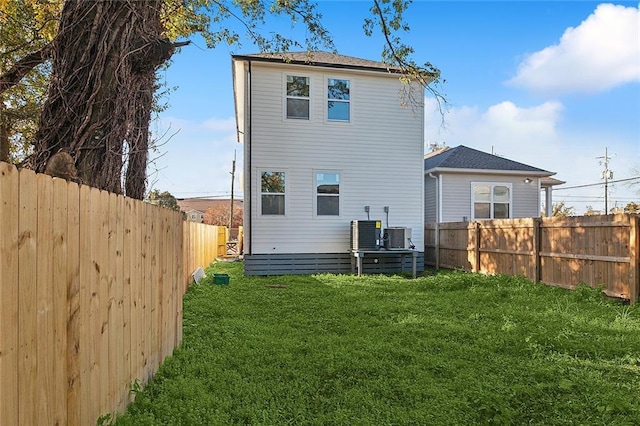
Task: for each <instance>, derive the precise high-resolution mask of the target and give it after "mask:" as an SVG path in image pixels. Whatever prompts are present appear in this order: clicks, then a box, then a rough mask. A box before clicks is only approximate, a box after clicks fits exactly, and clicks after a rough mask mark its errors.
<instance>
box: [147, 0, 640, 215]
mask: <svg viewBox="0 0 640 426" xmlns="http://www.w3.org/2000/svg"><path fill="white" fill-rule="evenodd" d="M370 6H371V3H370V2H369V1H320V2H319V3H318V8H319V11H320V12H321V13H322V14H323V17H324V19H323V23H324V24H325V26H326V27H327V28H328V29H329V31H330V32H331V34H332V35H333V39H334V44H335V47H336V49H337V50H338V53H341V54H344V55H350V56H356V57H361V58H365V59H372V60H379V58H380V52H381V48H382V44H381V40H380V39H379V38H375V37H374V38H368V37H366V36H365V35H364V33H363V31H362V22H363V19H364V18H365V17H366V16H368V14H369V12H368V11H369V8H370ZM406 20H407V21H408V23H409V26H410V28H411V30H410V32H409V33H407V34H405V35H404V36H403V41H404V42H405V43H406V44H409V45H411V46H412V47H413V48H414V49H415V53H414V55H413V58H414V59H415V60H416V61H417V62H419V63H424V62H426V61H429V62H431V63H433V64H434V65H435V66H437V67H438V68H439V69H440V70H441V72H442V77H443V79H444V80H446V82H445V83H444V85H443V86H442V88H441V90H442V92H443V93H444V94H445V95H446V97H447V99H448V101H449V102H450V104H451V107H450V108H449V110H448V112H447V113H446V114H445V117H444V126H442V120H441V117H440V115H439V113H438V112H437V109H436V108H435V103H434V101H433V99H430V98H428V97H427V98H426V100H425V102H426V103H425V106H426V108H425V110H426V131H425V134H426V140H425V152H426V151H427V150H428V146H429V144H430V143H432V142H438V143H445V144H447V145H448V146H452V147H453V146H457V145H466V146H469V147H471V148H475V149H479V150H482V151H485V152H493V153H496V154H498V155H502V156H504V157H506V158H509V159H511V160H515V161H520V162H522V163H526V164H529V165H532V166H535V167H539V168H542V169H545V170H549V171H553V172H556V173H557V174H556V175H555V176H554V177H556V178H558V179H560V180H563V181H566V182H567V183H566V184H565V185H563V186H562V187H574V186H582V185H589V184H597V183H602V182H603V180H602V179H601V176H602V171H603V170H604V165H603V164H601V162H602V159H601V158H598V157H603V156H604V155H605V149H608V155H609V157H610V160H609V170H612V171H613V180H620V179H628V178H632V177H636V176H640V4H639V3H637V2H613V3H598V2H591V1H551V2H542V1H535V2H522V1H501V2H488V1H467V2H461V1H415V2H414V3H413V4H411V5H410V6H409V10H408V11H407V12H406ZM234 25H235V24H234ZM274 29H277V30H278V31H280V32H287V33H288V32H290V31H291V33H292V34H296V32H298V33H299V31H300V30H299V29H293V30H292V29H291V26H290V25H289V24H288V23H287V24H286V25H285V24H283V23H282V22H278V23H276V25H275V27H265V30H266V31H270V30H274ZM193 41H194V43H193V44H192V45H190V46H187V47H185V48H182V49H181V51H180V52H178V53H176V54H175V55H174V57H173V63H172V65H171V66H170V67H169V69H168V70H166V71H164V72H163V73H162V78H163V79H164V81H165V83H166V84H167V86H169V87H176V89H175V91H173V93H171V95H170V97H169V98H168V102H169V108H168V109H167V110H166V111H165V112H163V113H162V114H161V116H160V118H159V120H157V121H156V122H155V123H153V124H152V129H153V130H154V132H155V133H156V134H157V135H162V138H161V142H160V143H161V144H162V145H161V146H160V147H159V149H158V153H157V155H156V157H157V158H156V159H155V161H154V162H153V164H152V167H151V169H150V178H149V183H150V185H151V186H152V189H159V190H161V191H164V190H168V191H169V192H171V193H172V194H174V195H175V196H176V197H179V198H184V197H195V196H216V197H228V196H229V193H230V188H231V175H230V171H231V162H232V159H233V156H234V151H237V159H238V170H237V173H236V182H235V191H236V195H238V193H239V192H240V195H241V188H242V187H241V177H240V175H241V174H242V145H240V144H238V143H237V142H236V141H235V140H236V139H235V138H236V137H235V121H234V105H233V90H232V81H231V54H247V53H256V52H257V50H256V48H255V47H254V46H252V45H251V44H250V43H249V42H245V43H243V45H242V46H240V47H237V46H234V47H228V46H222V45H221V46H218V47H217V48H215V49H207V48H206V47H205V45H204V42H203V41H201V40H198V39H194V40H193ZM381 155H382V154H381ZM632 182H636V183H637V185H636V186H635V187H631V186H629V185H628V184H627V183H626V182H620V183H614V184H610V186H609V194H608V198H609V200H608V201H609V208H611V207H614V206H616V205H617V206H624V205H626V204H627V203H628V202H630V201H636V202H637V201H639V200H640V195H639V194H638V191H640V180H635V181H632ZM562 187H558V190H556V191H554V201H556V202H557V201H565V202H566V203H567V204H568V205H570V206H574V208H575V211H576V213H582V212H584V211H585V210H586V208H587V206H592V207H593V208H595V209H600V210H602V209H604V188H603V187H602V186H601V185H596V186H586V187H582V188H574V189H570V188H569V189H561V188H562Z"/></svg>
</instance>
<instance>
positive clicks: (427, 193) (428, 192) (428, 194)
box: [424, 175, 438, 223]
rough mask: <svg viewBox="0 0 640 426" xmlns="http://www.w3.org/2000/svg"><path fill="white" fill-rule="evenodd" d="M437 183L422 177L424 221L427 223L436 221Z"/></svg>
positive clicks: (426, 176) (429, 178) (434, 180)
mask: <svg viewBox="0 0 640 426" xmlns="http://www.w3.org/2000/svg"><path fill="white" fill-rule="evenodd" d="M437 182H438V181H437V180H436V179H434V178H432V177H429V176H428V175H425V177H424V220H425V222H427V223H429V222H435V221H437V220H438V213H437V206H438V200H437V194H438V191H437Z"/></svg>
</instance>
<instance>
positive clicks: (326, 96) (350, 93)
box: [324, 75, 353, 124]
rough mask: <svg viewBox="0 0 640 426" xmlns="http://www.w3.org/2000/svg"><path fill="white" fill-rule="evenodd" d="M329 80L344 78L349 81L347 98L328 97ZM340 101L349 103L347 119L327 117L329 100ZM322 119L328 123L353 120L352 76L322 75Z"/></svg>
mask: <svg viewBox="0 0 640 426" xmlns="http://www.w3.org/2000/svg"><path fill="white" fill-rule="evenodd" d="M329 80H346V81H348V82H349V100H346V101H345V100H341V99H329ZM330 101H333V102H342V103H346V104H348V105H349V119H348V120H340V119H336V118H329V102H330ZM324 121H325V122H328V123H343V124H350V123H352V122H353V78H351V77H346V76H335V75H331V76H325V77H324Z"/></svg>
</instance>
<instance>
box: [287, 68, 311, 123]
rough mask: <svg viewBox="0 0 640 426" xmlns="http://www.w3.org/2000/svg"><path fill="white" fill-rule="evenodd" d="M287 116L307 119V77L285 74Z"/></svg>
mask: <svg viewBox="0 0 640 426" xmlns="http://www.w3.org/2000/svg"><path fill="white" fill-rule="evenodd" d="M286 108H287V118H294V119H301V120H308V119H309V77H301V76H296V75H288V76H287V106H286Z"/></svg>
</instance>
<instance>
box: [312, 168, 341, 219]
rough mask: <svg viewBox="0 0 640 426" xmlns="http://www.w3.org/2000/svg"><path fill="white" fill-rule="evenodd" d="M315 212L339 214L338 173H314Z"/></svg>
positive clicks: (325, 214)
mask: <svg viewBox="0 0 640 426" xmlns="http://www.w3.org/2000/svg"><path fill="white" fill-rule="evenodd" d="M316 214H317V215H318V216H339V215H340V173H337V172H317V173H316Z"/></svg>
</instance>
